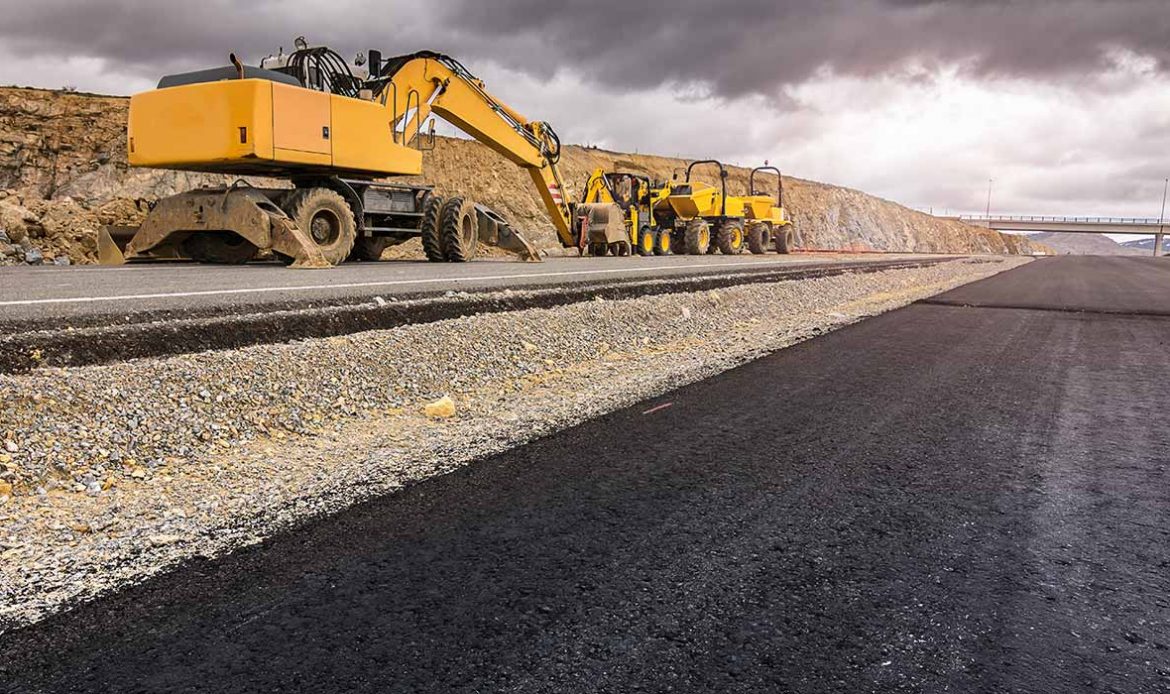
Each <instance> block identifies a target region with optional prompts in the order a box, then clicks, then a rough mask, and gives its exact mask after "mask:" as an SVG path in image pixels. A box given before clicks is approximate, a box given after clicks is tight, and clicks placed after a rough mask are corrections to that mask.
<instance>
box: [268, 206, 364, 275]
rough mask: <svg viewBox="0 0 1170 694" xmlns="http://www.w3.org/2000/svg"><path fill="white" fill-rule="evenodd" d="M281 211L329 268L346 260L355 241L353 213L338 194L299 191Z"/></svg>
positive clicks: (355, 231)
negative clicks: (306, 238)
mask: <svg viewBox="0 0 1170 694" xmlns="http://www.w3.org/2000/svg"><path fill="white" fill-rule="evenodd" d="M284 211H285V212H286V213H288V216H289V217H292V220H293V222H295V223H296V225H297V226H298V227H299V228H300V229H301V231H303V232H305V235H306V236H308V237H309V240H310V241H312V242H313V243H315V244H317V250H319V251H321V255H322V256H324V257H325V260H326V261H328V262H329V264H330V265H340V264H341V263H343V262H345V260H346V259H347V258H349V254H350V252H351V251H353V246H354V243H355V241H356V238H357V225H356V224H355V223H354V220H353V210H352V209H350V207H349V205H348V204H347V203H346V202H345V198H343V197H341V195H340V194H339V193H337V192H336V191H333V190H329V189H328V188H302V189H299V190H297V191H296V192H294V193H293V194H292V195H291V196H290V197H289V198H288V201H287V202H286V203H285V209H284Z"/></svg>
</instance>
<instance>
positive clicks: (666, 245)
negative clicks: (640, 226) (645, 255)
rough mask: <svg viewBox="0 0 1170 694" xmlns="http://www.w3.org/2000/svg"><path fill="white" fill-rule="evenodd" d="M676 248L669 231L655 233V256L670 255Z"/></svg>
mask: <svg viewBox="0 0 1170 694" xmlns="http://www.w3.org/2000/svg"><path fill="white" fill-rule="evenodd" d="M673 248H674V243H673V242H672V239H671V236H670V230H669V229H659V230H658V231H656V232H654V255H670V253H671V250H673Z"/></svg>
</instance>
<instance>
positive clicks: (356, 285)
mask: <svg viewBox="0 0 1170 694" xmlns="http://www.w3.org/2000/svg"><path fill="white" fill-rule="evenodd" d="M806 264H808V263H807V262H801V261H797V262H792V261H782V262H770V263H769V262H766V261H765V262H760V261H758V260H757V261H751V262H739V263H700V264H697V265H669V266H664V267H663V268H662V269H667V270H674V269H681V270H697V269H702V268H731V267H747V266H754V267H762V266H772V265H788V266H791V267H799V266H800V265H806ZM647 269H648V268H646V267H645V266H642V267H634V268H612V269H606V270H570V271H567V272H566V271H557V272H523V273H515V274H511V275H482V276H477V277H428V278H426V279H416V280H383V281H380V282H347V283H343V284H301V285H291V286H286V287H249V288H246V289H207V290H203V291H197V292H162V293H157V294H117V295H113V296H77V297H63V298H58V299H17V300H13V301H0V306H41V305H45V304H93V303H101V302H105V301H127V300H141V299H180V298H184V297H192V296H225V295H231V294H269V293H272V292H303V291H316V290H322V289H361V288H363V287H393V286H401V285H404V284H438V283H441V282H450V283H459V282H472V281H474V282H496V281H503V280H520V279H526V278H530V277H572V276H576V275H618V274H629V273H634V272H645V271H646V270H647ZM648 279H652V278H648Z"/></svg>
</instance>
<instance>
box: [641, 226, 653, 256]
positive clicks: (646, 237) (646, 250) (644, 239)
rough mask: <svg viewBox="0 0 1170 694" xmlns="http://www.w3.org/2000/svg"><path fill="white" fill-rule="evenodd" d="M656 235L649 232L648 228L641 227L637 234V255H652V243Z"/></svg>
mask: <svg viewBox="0 0 1170 694" xmlns="http://www.w3.org/2000/svg"><path fill="white" fill-rule="evenodd" d="M656 238H657V235H656V234H655V233H654V232H653V231H650V227H642V230H641V231H639V232H638V255H641V256H647V255H654V242H655V240H656Z"/></svg>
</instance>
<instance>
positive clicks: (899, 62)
mask: <svg viewBox="0 0 1170 694" xmlns="http://www.w3.org/2000/svg"><path fill="white" fill-rule="evenodd" d="M0 4H6V5H11V7H6V8H4V22H3V23H2V24H0V42H2V43H3V44H5V45H6V46H7V47H8V49H9V50H19V51H21V52H25V53H28V54H36V55H53V54H74V55H85V56H87V57H96V58H101V59H105V60H107V61H109V62H110V63H111V64H112V65H113V66H114V67H115V68H118V69H121V70H124V71H127V72H132V73H135V74H158V73H159V72H160V71H161V70H165V69H172V68H174V67H176V66H189V65H190V64H192V63H199V64H209V63H218V62H222V61H223V60H224V57H225V56H226V54H227V53H228V52H229V51H237V52H241V53H243V54H245V55H247V56H248V57H249V58H251V59H253V60H255V59H258V58H259V57H261V56H262V55H264V54H265V53H267V52H268V51H269V50H272V49H275V48H276V47H277V46H278V45H281V44H285V45H287V44H288V43H289V42H291V40H292V38H293V37H294V36H296V35H298V34H308V35H309V36H310V39H311V40H313V41H314V42H325V43H329V44H331V45H334V46H335V47H337V48H339V49H344V50H345V51H347V52H349V51H352V50H357V49H364V48H369V47H380V48H383V49H384V50H388V51H391V52H398V51H403V52H405V51H409V50H416V49H419V48H433V49H436V50H443V51H447V52H450V53H452V54H453V55H456V56H463V57H466V58H467V60H468V62H469V64H472V65H474V60H476V59H489V60H492V61H494V62H498V63H500V64H503V65H505V66H507V67H510V68H513V69H517V70H520V71H523V72H527V73H529V74H533V75H536V76H539V77H547V76H549V75H551V74H553V73H554V72H555V71H557V70H562V69H564V70H569V71H572V72H574V73H577V74H581V75H584V76H585V77H586V79H587V80H588V81H590V82H592V83H594V84H599V85H602V86H604V87H606V88H609V89H613V90H616V91H626V90H635V91H636V90H638V89H647V88H651V87H655V86H658V85H661V84H664V83H674V84H678V85H683V86H685V87H689V88H691V89H693V90H694V91H695V93H696V94H699V95H702V94H713V95H717V96H731V97H734V96H741V95H744V94H749V93H759V94H766V95H770V96H771V95H775V94H776V93H777V92H778V88H779V87H781V86H783V85H786V84H793V83H798V82H801V81H804V80H806V79H809V78H810V77H812V76H814V75H815V74H816V72H817V70H818V69H820V68H822V67H828V68H831V69H832V70H834V71H836V72H838V73H844V74H855V75H863V76H865V75H873V74H876V73H882V72H889V71H895V72H898V71H901V72H903V73H904V75H905V77H906V78H907V79H914V78H915V73H913V72H912V71H910V67H911V64H912V63H915V62H916V63H919V64H923V65H926V66H928V67H930V66H935V65H938V64H944V63H945V64H953V63H962V64H963V65H965V66H966V69H968V70H970V71H971V72H972V73H973V74H976V75H1022V76H1037V77H1042V78H1051V77H1053V76H1063V77H1073V78H1075V77H1076V76H1077V75H1080V74H1082V73H1086V72H1094V71H1098V70H1100V69H1101V68H1102V67H1104V66H1106V65H1107V64H1108V63H1107V51H1108V49H1110V48H1125V49H1129V50H1132V51H1134V52H1136V53H1139V54H1142V55H1147V56H1151V57H1153V58H1154V59H1156V60H1157V61H1158V63H1159V65H1165V64H1166V61H1167V60H1168V59H1170V42H1167V41H1166V36H1167V35H1170V12H1167V11H1166V6H1165V2H1164V0H1111V1H1108V2H1106V1H1099V0H1030V1H1027V2H1012V1H1008V0H982V1H971V0H966V1H962V0H930V1H926V0H818V1H815V2H810V1H809V0H738V1H736V2H711V1H710V0H671V1H670V2H656V3H646V2H638V1H631V0H590V1H589V2H568V3H563V2H562V3H551V2H547V0H491V1H485V0H451V1H450V2H447V3H437V2H430V3H427V2H421V0H419V1H416V2H399V3H393V4H392V3H381V2H380V3H358V2H346V1H344V0H335V1H334V2H328V3H326V2H316V1H310V0H305V1H301V2H297V1H295V0H252V1H251V2H247V3H242V2H228V1H224V0H209V1H205V2H198V3H196V2H157V1H154V0H88V1H87V2H84V3H78V2H76V1H75V0H40V1H39V2H13V1H12V0H6V2H3V3H0Z"/></svg>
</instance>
